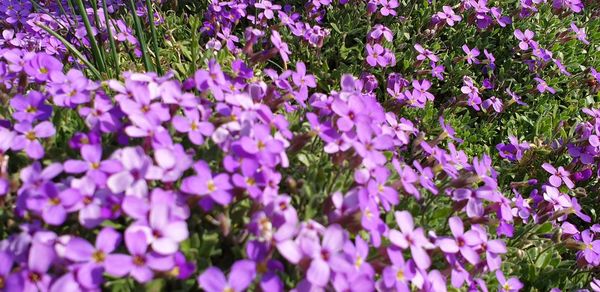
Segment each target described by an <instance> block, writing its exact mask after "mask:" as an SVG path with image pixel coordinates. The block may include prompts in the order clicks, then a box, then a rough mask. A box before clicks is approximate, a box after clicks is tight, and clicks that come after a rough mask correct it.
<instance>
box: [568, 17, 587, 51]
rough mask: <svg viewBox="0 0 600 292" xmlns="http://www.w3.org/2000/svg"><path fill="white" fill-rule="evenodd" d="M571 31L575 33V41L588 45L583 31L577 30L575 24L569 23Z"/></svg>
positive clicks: (581, 29)
mask: <svg viewBox="0 0 600 292" xmlns="http://www.w3.org/2000/svg"><path fill="white" fill-rule="evenodd" d="M571 30H572V31H573V32H574V33H575V35H576V36H577V39H578V40H580V41H581V42H582V43H584V44H586V45H589V44H590V42H589V41H588V40H587V35H586V34H585V29H583V28H578V27H577V25H575V22H571Z"/></svg>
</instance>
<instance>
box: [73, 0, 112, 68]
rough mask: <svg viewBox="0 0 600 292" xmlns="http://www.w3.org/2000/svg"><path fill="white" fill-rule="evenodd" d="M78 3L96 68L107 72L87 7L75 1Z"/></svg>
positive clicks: (77, 0)
mask: <svg viewBox="0 0 600 292" xmlns="http://www.w3.org/2000/svg"><path fill="white" fill-rule="evenodd" d="M75 1H76V3H77V7H78V8H79V14H80V16H81V19H82V20H83V24H84V25H85V30H86V32H87V37H88V40H89V41H90V45H91V46H92V55H93V56H94V61H95V63H96V66H97V67H98V69H99V70H100V71H101V72H106V66H105V65H104V59H103V58H102V53H101V52H100V48H99V47H98V43H97V42H96V37H95V36H94V32H93V30H92V25H91V24H90V19H89V18H88V16H87V12H86V10H85V6H84V5H83V0H75Z"/></svg>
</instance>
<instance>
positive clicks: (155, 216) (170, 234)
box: [128, 204, 188, 255]
mask: <svg viewBox="0 0 600 292" xmlns="http://www.w3.org/2000/svg"><path fill="white" fill-rule="evenodd" d="M148 217H149V218H148V222H147V225H146V224H143V223H140V224H139V225H132V226H130V227H129V228H128V230H130V231H131V232H135V231H139V230H141V231H143V232H144V233H145V234H146V238H147V239H148V243H149V244H150V245H151V246H152V250H154V251H156V252H157V253H159V254H163V255H170V254H174V253H175V252H176V251H177V249H178V248H179V243H181V242H182V241H184V240H185V239H187V238H188V228H187V224H186V222H185V221H184V220H179V219H174V218H172V217H173V216H172V214H171V210H170V208H169V206H168V205H166V204H153V205H152V208H151V209H150V214H149V216H148Z"/></svg>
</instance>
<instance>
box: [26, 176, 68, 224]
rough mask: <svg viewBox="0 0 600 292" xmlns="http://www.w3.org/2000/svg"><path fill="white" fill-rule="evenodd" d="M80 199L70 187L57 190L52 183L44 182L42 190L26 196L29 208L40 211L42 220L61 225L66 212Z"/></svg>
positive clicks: (65, 217)
mask: <svg viewBox="0 0 600 292" xmlns="http://www.w3.org/2000/svg"><path fill="white" fill-rule="evenodd" d="M79 200H80V195H79V193H78V192H76V191H73V190H71V189H67V190H64V191H59V190H58V189H57V187H56V186H55V185H54V184H52V183H49V184H46V185H45V186H44V191H43V192H42V193H40V194H38V195H34V196H30V197H28V198H27V206H28V207H29V208H30V209H34V210H37V211H39V212H41V213H42V218H43V219H44V221H45V222H46V223H48V224H50V225H61V224H62V223H64V222H65V220H66V219H67V212H68V211H69V210H70V208H71V207H73V206H74V205H75V204H76V203H77V202H79Z"/></svg>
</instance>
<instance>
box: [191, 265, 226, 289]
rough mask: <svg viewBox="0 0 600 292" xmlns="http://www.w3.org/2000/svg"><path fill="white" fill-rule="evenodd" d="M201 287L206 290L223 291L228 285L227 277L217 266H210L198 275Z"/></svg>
mask: <svg viewBox="0 0 600 292" xmlns="http://www.w3.org/2000/svg"><path fill="white" fill-rule="evenodd" d="M198 283H199V284H200V288H202V289H204V290H206V292H222V291H223V289H224V288H226V287H227V279H226V278H225V275H223V272H221V270H219V269H218V268H215V267H210V268H208V269H206V271H204V273H202V275H200V276H199V277H198Z"/></svg>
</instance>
